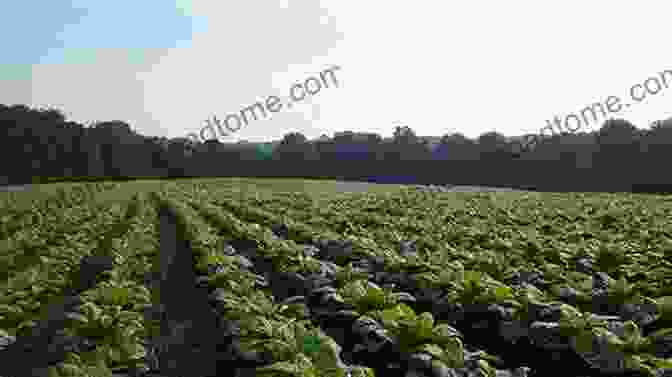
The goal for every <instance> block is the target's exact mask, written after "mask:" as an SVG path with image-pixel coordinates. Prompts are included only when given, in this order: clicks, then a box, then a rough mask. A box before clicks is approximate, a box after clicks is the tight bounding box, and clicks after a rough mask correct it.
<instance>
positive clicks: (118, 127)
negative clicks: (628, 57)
mask: <svg viewBox="0 0 672 377" xmlns="http://www.w3.org/2000/svg"><path fill="white" fill-rule="evenodd" d="M0 132H2V133H3V134H2V138H0V153H2V160H1V161H2V164H3V167H2V171H0V183H4V184H25V183H44V182H50V181H58V180H64V181H71V180H102V179H137V178H177V177H227V176H236V177H301V178H327V179H340V180H363V181H370V182H379V183H404V184H462V185H488V186H502V187H512V188H524V189H533V190H540V191H633V192H672V176H670V175H668V174H666V166H667V163H668V162H669V161H671V159H670V157H672V148H670V147H671V146H672V118H669V119H666V120H661V121H655V122H653V123H652V124H651V127H650V128H649V129H639V128H637V127H636V126H635V125H633V124H632V123H630V122H629V121H627V120H624V119H614V118H612V119H608V120H606V121H605V122H604V123H603V124H602V126H601V128H600V129H599V130H597V131H593V132H581V133H573V134H572V133H564V134H556V135H553V136H551V137H546V138H543V139H540V141H539V142H538V143H535V145H534V148H533V149H531V150H529V151H524V152H521V150H520V143H519V142H518V141H516V140H514V139H512V138H507V137H505V136H504V135H502V134H501V133H498V132H494V131H493V132H487V133H485V134H482V135H481V136H479V137H478V138H476V139H470V138H468V137H465V136H464V135H462V134H460V133H453V134H447V135H444V136H443V137H441V138H440V141H438V142H437V143H435V144H432V143H430V142H429V141H428V140H427V139H425V138H421V137H418V136H417V135H416V134H415V132H414V131H413V130H412V129H411V128H410V127H407V126H403V127H402V126H398V127H396V128H395V131H394V136H393V137H392V138H390V139H383V138H382V137H381V136H379V135H377V134H371V133H369V134H359V133H354V132H344V133H340V134H338V135H336V136H334V137H333V138H325V139H318V140H308V139H307V138H306V137H305V136H304V135H302V134H300V133H294V132H293V133H288V134H286V135H285V136H284V138H283V139H282V141H280V142H278V143H275V144H274V145H271V144H266V145H260V144H257V143H220V142H219V141H217V140H208V141H206V142H204V143H200V142H195V141H194V140H191V139H188V138H173V139H167V138H165V137H151V136H150V137H148V136H144V135H141V134H139V133H137V132H135V131H134V130H132V129H131V126H130V125H129V124H128V123H126V122H124V121H119V120H112V121H99V122H94V123H92V124H90V125H88V126H84V125H82V124H79V123H76V122H72V121H68V120H67V119H66V118H65V116H64V115H63V113H62V112H61V111H60V110H58V109H53V108H49V109H35V108H30V107H27V106H25V105H12V106H6V105H2V104H0ZM263 147H265V148H263ZM269 148H271V149H270V150H269Z"/></svg>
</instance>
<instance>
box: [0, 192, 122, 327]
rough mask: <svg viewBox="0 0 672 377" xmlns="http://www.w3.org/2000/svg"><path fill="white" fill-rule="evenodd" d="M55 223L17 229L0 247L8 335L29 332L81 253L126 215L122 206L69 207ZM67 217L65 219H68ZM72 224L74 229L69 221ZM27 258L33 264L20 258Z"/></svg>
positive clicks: (0, 314)
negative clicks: (17, 233) (16, 232)
mask: <svg viewBox="0 0 672 377" xmlns="http://www.w3.org/2000/svg"><path fill="white" fill-rule="evenodd" d="M72 210H73V211H72V212H69V211H66V212H65V213H64V215H63V216H62V217H61V219H60V220H61V221H60V222H57V223H46V222H45V223H43V226H42V228H28V229H22V230H21V231H20V233H21V237H19V236H18V235H17V237H16V238H14V239H12V241H14V242H12V243H7V244H5V247H4V248H3V250H2V254H1V256H0V257H1V258H2V266H1V267H2V269H3V270H2V271H0V272H1V273H2V274H3V276H5V277H6V278H5V279H4V280H3V281H2V282H1V283H0V300H1V301H0V328H2V329H4V330H5V331H7V332H8V333H9V334H11V335H12V336H17V335H21V334H23V333H24V332H23V331H24V330H26V329H27V330H28V331H30V327H31V326H32V325H34V323H35V320H36V319H38V318H39V317H40V315H41V312H42V309H43V308H44V307H46V306H48V303H50V302H52V301H53V300H56V299H58V298H60V297H61V296H62V295H63V294H64V292H66V290H67V289H68V288H70V284H71V280H70V278H71V276H72V274H73V272H74V271H76V269H77V266H78V265H79V264H80V262H81V260H82V258H84V257H85V256H87V255H90V253H91V252H93V251H94V250H95V249H96V246H97V244H98V241H99V240H100V237H101V234H105V232H106V231H107V230H108V229H110V228H111V227H113V226H114V225H115V224H117V223H118V222H119V221H120V220H121V219H123V216H124V210H125V208H124V207H123V206H121V205H110V206H107V207H106V208H99V207H91V206H89V207H81V208H80V207H73V209H72ZM66 219H68V220H66ZM75 224H76V225H77V227H76V228H72V226H73V225H75ZM27 258H30V261H31V263H23V262H22V261H24V262H25V260H26V259H27Z"/></svg>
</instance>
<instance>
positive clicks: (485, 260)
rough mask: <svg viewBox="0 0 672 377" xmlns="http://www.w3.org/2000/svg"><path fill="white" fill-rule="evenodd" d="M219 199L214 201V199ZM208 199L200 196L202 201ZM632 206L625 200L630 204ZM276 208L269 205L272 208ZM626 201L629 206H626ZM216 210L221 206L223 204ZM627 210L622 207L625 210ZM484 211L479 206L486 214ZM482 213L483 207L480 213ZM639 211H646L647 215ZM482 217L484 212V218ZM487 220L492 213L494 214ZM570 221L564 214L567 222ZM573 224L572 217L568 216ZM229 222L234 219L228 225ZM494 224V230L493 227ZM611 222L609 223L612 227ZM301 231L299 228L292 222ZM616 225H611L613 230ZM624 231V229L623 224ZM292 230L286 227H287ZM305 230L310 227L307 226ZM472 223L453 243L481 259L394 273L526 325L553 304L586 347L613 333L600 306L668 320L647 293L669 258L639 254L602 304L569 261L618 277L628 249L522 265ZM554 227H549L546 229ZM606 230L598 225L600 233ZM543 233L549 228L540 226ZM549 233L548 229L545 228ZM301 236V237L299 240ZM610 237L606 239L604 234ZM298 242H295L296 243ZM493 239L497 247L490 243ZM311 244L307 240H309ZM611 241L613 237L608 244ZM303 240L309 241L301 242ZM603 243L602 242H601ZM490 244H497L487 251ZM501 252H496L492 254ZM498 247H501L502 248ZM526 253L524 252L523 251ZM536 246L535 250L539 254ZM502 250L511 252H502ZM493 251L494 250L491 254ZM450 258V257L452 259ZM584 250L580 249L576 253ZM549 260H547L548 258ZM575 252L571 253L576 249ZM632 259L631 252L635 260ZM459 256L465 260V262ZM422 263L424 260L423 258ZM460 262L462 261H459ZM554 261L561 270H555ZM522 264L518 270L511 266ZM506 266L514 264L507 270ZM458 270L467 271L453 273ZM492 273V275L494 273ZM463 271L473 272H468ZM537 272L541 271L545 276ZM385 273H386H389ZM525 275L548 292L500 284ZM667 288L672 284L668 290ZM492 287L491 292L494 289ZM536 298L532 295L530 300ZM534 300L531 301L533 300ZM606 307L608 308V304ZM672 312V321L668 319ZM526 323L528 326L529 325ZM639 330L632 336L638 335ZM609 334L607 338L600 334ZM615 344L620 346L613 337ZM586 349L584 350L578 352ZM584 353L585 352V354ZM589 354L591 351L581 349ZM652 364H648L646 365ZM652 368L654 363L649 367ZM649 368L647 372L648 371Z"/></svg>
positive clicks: (248, 211) (444, 258) (440, 259)
mask: <svg viewBox="0 0 672 377" xmlns="http://www.w3.org/2000/svg"><path fill="white" fill-rule="evenodd" d="M213 196H215V195H213ZM203 198H204V197H201V200H203ZM217 201H218V202H219V203H223V202H225V205H226V207H227V209H235V211H236V213H237V214H239V215H242V216H243V218H245V219H249V221H254V222H263V221H264V220H266V221H267V223H268V222H273V221H276V220H278V216H276V217H275V218H271V217H267V218H266V219H264V214H263V213H260V210H258V209H256V208H254V209H252V208H250V207H246V206H245V205H237V206H236V205H235V204H232V201H231V200H227V201H222V200H221V199H218V200H217ZM626 201H627V200H626ZM269 202H270V201H269ZM622 202H623V201H622ZM219 203H218V204H219ZM619 204H622V203H619ZM636 204H637V203H636V202H634V201H631V202H630V205H631V206H634V205H636ZM482 206H483V205H481V207H482ZM615 207H616V206H612V208H609V207H607V208H606V209H605V210H603V213H597V214H596V216H595V217H596V218H597V221H595V222H596V223H597V224H602V225H603V224H604V221H605V220H607V219H608V218H609V216H612V217H613V216H614V215H613V213H611V214H610V211H613V210H614V209H613V208H615ZM481 210H482V208H481ZM640 211H645V210H641V209H640ZM465 213H466V214H468V213H470V211H469V210H467V211H465ZM481 213H483V212H481ZM488 213H493V211H490V212H488ZM494 213H495V214H496V215H495V216H500V217H501V216H502V213H506V210H503V211H499V212H494ZM562 215H563V214H562V213H560V214H558V213H556V214H554V217H553V218H554V219H561V218H563V217H562ZM482 217H485V219H484V220H486V221H485V222H486V225H489V226H492V223H493V222H494V223H495V224H496V223H497V221H496V219H495V221H493V219H489V218H488V217H487V216H482ZM568 217H569V216H568V215H566V214H565V216H564V218H565V219H566V218H568ZM569 218H570V219H571V217H569ZM227 221H228V218H227ZM488 221H489V222H490V224H488V223H487V222H488ZM607 221H608V220H607ZM294 224H296V222H294ZM611 224H613V222H612V223H611ZM621 224H623V226H625V223H621ZM285 225H287V224H285ZM302 225H303V227H304V228H305V224H302ZM474 225H475V224H474V221H473V220H472V221H469V222H468V226H469V227H465V228H464V232H463V233H462V234H459V233H458V236H459V237H460V238H459V239H457V240H455V238H456V237H455V235H453V237H454V238H453V242H455V241H458V242H463V243H465V241H469V242H470V245H469V246H471V247H474V246H476V245H477V244H478V243H481V244H483V243H486V247H481V248H480V249H477V250H476V251H475V252H471V253H468V252H466V250H460V249H457V248H454V247H451V248H450V250H445V249H444V250H434V251H433V252H430V253H425V255H422V256H420V255H416V256H415V258H414V259H415V262H414V263H412V264H409V263H408V262H407V261H406V262H402V263H397V264H396V266H394V263H393V264H391V265H390V266H389V267H390V269H391V270H397V271H399V272H402V271H413V270H416V271H417V269H418V267H419V266H420V265H424V266H425V268H426V269H428V270H429V271H425V272H420V273H417V272H416V273H415V275H416V276H415V278H416V279H415V280H419V281H420V282H422V283H421V284H424V285H425V286H424V289H434V290H439V289H451V290H452V292H451V294H450V295H448V296H447V297H445V298H446V299H447V300H448V301H449V302H450V301H452V303H453V304H461V305H465V304H466V305H471V304H481V305H483V304H485V305H487V304H505V303H508V304H512V302H511V301H513V302H515V304H513V305H512V306H514V308H515V309H514V310H515V312H514V320H518V321H521V320H522V319H524V317H525V315H526V313H529V312H530V306H533V305H548V304H562V305H565V306H563V307H562V308H563V313H565V314H564V317H563V318H564V319H563V321H564V322H561V324H562V326H564V327H563V329H565V330H563V334H564V335H566V336H571V337H573V338H572V339H583V340H584V342H587V340H589V339H594V338H595V337H597V336H598V335H600V334H602V332H603V331H607V330H606V329H605V328H604V327H600V325H604V322H599V321H598V322H596V323H592V322H590V321H588V320H587V318H592V317H591V315H593V314H594V313H592V312H595V311H598V312H599V310H595V309H599V307H610V308H612V310H611V311H609V310H606V313H604V311H603V314H616V313H615V312H614V310H613V308H619V307H622V306H623V305H626V304H627V305H635V304H637V305H646V304H649V305H653V306H654V307H656V308H657V310H658V311H659V312H660V313H662V315H663V316H665V315H669V307H668V305H669V299H668V298H667V297H666V296H664V295H663V294H665V293H666V292H667V291H665V285H663V286H660V285H659V286H658V287H655V286H654V287H651V286H649V287H648V289H647V288H645V285H646V284H647V283H653V284H655V283H656V282H657V280H662V282H663V284H668V282H669V278H670V273H669V271H670V266H669V264H666V263H665V262H666V260H665V258H664V254H662V255H660V256H659V258H657V259H656V260H654V261H653V262H654V263H657V264H658V265H657V266H655V265H654V266H652V265H647V262H652V261H651V259H652V254H651V253H650V252H646V253H640V254H641V257H640V258H638V257H637V256H636V255H635V256H634V257H632V258H637V259H635V260H632V261H631V262H630V263H628V265H627V270H626V271H629V274H628V273H624V274H621V275H619V276H617V279H611V278H610V277H609V274H607V279H605V280H606V282H605V285H606V286H607V287H609V288H608V289H604V290H603V291H602V292H600V295H599V299H598V298H597V297H596V296H597V295H596V294H595V292H594V291H593V290H594V286H595V285H596V284H597V282H596V278H595V277H594V276H591V275H590V274H589V273H584V272H578V271H571V267H570V266H571V263H570V262H571V261H572V260H573V259H576V258H577V257H588V258H592V259H594V260H595V262H596V263H595V264H596V267H598V269H603V270H606V271H608V272H609V273H610V274H612V275H614V274H615V273H617V272H619V271H621V270H620V269H618V268H614V267H618V266H620V265H622V264H623V263H622V262H619V259H618V258H619V256H621V259H622V257H623V255H624V254H626V253H627V252H628V250H618V249H617V248H614V247H613V246H614V245H613V244H612V245H609V246H611V247H602V248H598V249H597V250H596V252H595V253H584V254H581V253H575V254H573V255H572V254H570V253H568V252H567V250H561V251H560V252H558V250H545V249H542V247H539V246H540V245H538V244H537V245H534V244H533V246H532V247H531V248H532V249H533V251H534V252H532V250H529V248H528V250H527V251H524V252H522V253H518V255H517V258H513V260H511V259H512V258H511V257H512V255H511V253H510V252H511V251H514V250H518V248H519V247H520V246H521V245H515V244H514V245H511V244H510V243H507V242H506V241H507V240H506V239H497V237H496V236H497V235H496V234H495V237H492V235H490V237H487V234H486V233H485V232H481V233H477V232H474V231H473V227H474ZM545 225H546V226H548V224H545ZM602 225H600V226H602ZM542 227H543V225H542ZM542 229H543V228H542ZM287 233H288V234H293V233H292V231H291V230H288V232H287ZM294 234H295V233H294ZM664 234H665V233H664V231H661V232H660V233H658V235H664ZM601 235H602V236H604V234H601ZM291 237H292V236H290V238H291ZM492 238H494V241H490V240H491V239H492ZM614 238H617V236H614V235H613V234H612V235H611V239H614ZM304 239H305V238H304ZM607 239H610V238H607ZM302 240H303V239H302ZM601 241H604V240H601ZM487 242H490V243H491V244H487ZM492 246H495V247H492ZM497 246H499V247H498V248H497ZM522 246H525V245H522ZM534 246H537V247H534ZM502 247H504V248H505V250H501V249H502ZM488 249H491V250H488ZM506 249H508V251H509V253H507V254H506V255H507V259H508V261H507V260H505V259H503V258H501V257H500V258H497V255H498V254H497V253H495V252H498V253H499V255H501V254H502V253H503V252H505V251H507V250H506ZM447 251H448V252H447ZM577 251H578V250H577ZM545 252H546V253H548V254H546V255H545V254H544V253H545ZM570 252H571V250H570ZM660 252H662V253H664V252H665V249H663V250H662V251H659V253H660ZM632 254H633V253H630V255H631V256H632ZM459 256H461V257H462V258H459ZM423 257H424V258H423ZM460 259H461V260H462V261H460ZM549 260H550V262H555V263H549ZM511 262H518V263H511ZM507 263H508V265H507ZM498 265H499V266H503V267H504V268H502V267H500V268H499V269H497V268H495V267H497V266H498ZM455 266H462V267H459V268H458V269H457V270H455ZM488 266H489V268H488ZM465 267H466V268H467V269H466V270H465ZM539 267H542V268H541V269H540V268H539ZM651 267H653V268H654V274H653V276H652V278H651V279H649V280H647V281H639V282H635V283H632V282H630V281H629V279H628V277H633V276H642V275H643V274H644V271H647V269H648V271H649V272H650V271H651ZM386 269H387V266H386ZM522 270H527V271H535V270H537V271H539V272H541V273H543V274H544V276H545V277H546V282H545V286H544V287H542V288H543V290H542V289H538V288H536V287H534V286H526V287H524V289H522V290H521V289H520V288H519V287H512V286H510V285H507V284H505V283H503V282H502V280H505V281H506V280H509V281H510V280H511V277H512V276H514V275H515V274H517V273H519V272H520V271H522ZM437 271H442V273H437ZM485 271H490V272H491V273H492V274H493V275H496V276H497V277H498V278H499V279H493V278H492V277H491V276H490V275H489V274H488V273H487V272H485ZM667 286H668V287H669V285H667ZM488 287H489V288H488ZM568 289H571V290H573V291H574V293H575V294H574V297H572V299H573V301H574V302H572V303H571V305H570V304H569V303H566V302H563V301H562V300H565V299H566V298H567V297H565V295H564V293H565V292H566V291H567V290H568ZM530 291H531V292H532V293H530ZM531 297H532V298H531ZM605 302H607V303H609V304H610V305H604V303H605ZM665 313H668V314H665ZM523 322H524V321H523ZM588 323H591V324H592V325H593V326H594V327H590V326H589V327H590V328H589V329H587V328H586V327H587V326H588V325H587V324H588ZM633 325H634V326H637V325H636V324H634V322H633V323H628V326H629V327H628V328H629V329H630V330H632V326H633ZM633 331H634V330H633ZM666 331H667V330H665V329H663V330H661V331H658V332H655V333H654V334H650V335H649V336H650V337H651V338H647V339H649V340H648V341H643V342H644V343H647V342H648V343H647V344H649V345H650V344H653V343H655V341H653V340H651V339H661V338H662V337H665V336H667V332H666ZM628 334H639V337H638V335H627V334H624V335H623V336H624V338H622V339H621V338H619V339H620V340H618V341H616V340H614V341H613V342H612V343H610V344H611V346H612V347H614V348H615V349H617V350H620V351H622V350H623V349H628V350H632V349H637V350H638V351H643V349H645V348H646V347H643V348H642V347H641V344H643V343H638V342H640V340H641V339H643V337H641V329H638V331H636V332H630V333H628ZM602 335H603V334H602ZM612 339H616V338H613V337H612ZM578 348H579V349H581V346H580V345H579V346H578ZM584 348H585V347H584ZM583 351H585V350H583ZM644 359H646V360H645V361H642V360H644ZM626 360H628V363H629V367H633V368H634V365H636V366H637V367H638V368H641V369H643V370H647V371H649V372H650V371H651V370H650V368H651V367H652V366H658V367H660V366H661V365H667V364H665V362H664V361H662V360H660V358H656V357H652V356H651V355H647V356H645V357H644V356H641V355H635V356H633V355H631V357H630V358H627V359H626ZM647 363H648V364H647ZM647 368H648V369H647Z"/></svg>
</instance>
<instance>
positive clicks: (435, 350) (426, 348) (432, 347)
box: [414, 343, 444, 360]
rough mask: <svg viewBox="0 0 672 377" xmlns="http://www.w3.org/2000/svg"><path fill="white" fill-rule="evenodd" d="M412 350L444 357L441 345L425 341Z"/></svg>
mask: <svg viewBox="0 0 672 377" xmlns="http://www.w3.org/2000/svg"><path fill="white" fill-rule="evenodd" d="M414 352H425V353H428V354H430V355H432V357H434V358H435V359H439V360H441V359H442V358H443V357H444V351H443V349H442V348H441V347H439V346H437V345H436V344H429V343H425V344H422V345H420V346H418V347H416V348H415V350H414Z"/></svg>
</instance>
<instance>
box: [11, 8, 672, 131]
mask: <svg viewBox="0 0 672 377" xmlns="http://www.w3.org/2000/svg"><path fill="white" fill-rule="evenodd" d="M663 4H664V3H662V2H659V1H646V0H643V1H638V2H613V1H603V0H594V1H591V2H585V1H578V0H576V1H574V0H568V1H564V2H548V1H539V2H530V1H523V0H512V1H509V2H501V1H495V0H490V1H484V0H473V1H470V2H458V3H451V2H436V1H432V0H424V1H422V0H420V1H416V2H389V1H382V0H371V1H369V2H366V3H360V2H358V3H354V2H343V1H336V0H313V1H310V2H306V1H298V0H246V1H245V2H225V1H211V0H180V1H176V2H171V1H166V0H162V1H142V2H140V1H136V2H130V1H127V0H122V1H95V0H77V1H64V0H52V1H39V2H38V1H35V0H24V1H14V2H9V3H8V4H7V5H4V6H3V10H2V13H0V35H1V36H2V38H3V42H4V43H3V46H4V50H3V54H2V55H0V103H4V104H16V103H21V104H27V105H31V106H36V107H46V106H55V107H58V108H60V109H61V110H63V111H64V112H65V114H66V116H67V117H68V118H69V119H71V120H74V121H77V122H80V123H84V124H88V123H89V122H91V121H95V120H112V119H119V120H124V121H127V122H128V123H129V124H131V127H132V128H133V129H135V130H136V131H138V132H140V133H142V134H145V135H152V136H166V137H182V136H185V135H186V134H187V133H190V132H198V131H199V130H200V129H201V128H202V127H203V126H204V125H205V123H204V121H205V119H207V118H210V117H212V116H213V115H216V116H217V117H218V118H219V119H223V118H224V117H225V116H226V115H227V114H231V113H236V112H238V111H239V110H241V109H242V108H244V107H246V106H248V105H250V104H252V103H254V102H256V101H259V100H262V101H263V100H264V99H265V98H266V97H268V96H270V95H278V96H281V97H286V96H287V92H288V90H289V88H290V87H291V85H292V84H293V83H296V82H301V81H304V80H306V79H307V78H309V77H311V76H315V75H318V74H319V72H320V71H322V70H324V69H326V68H329V67H331V66H335V65H337V66H340V67H341V69H340V70H339V71H338V73H337V76H338V82H339V86H338V87H337V88H329V89H324V90H323V91H321V92H319V93H318V94H317V95H316V96H315V97H313V98H311V99H309V100H307V101H305V102H303V103H301V104H300V105H297V106H293V107H292V108H291V109H287V110H283V111H281V112H280V113H275V114H274V115H273V116H272V118H269V119H262V120H258V121H254V122H252V123H250V124H248V125H247V126H244V127H243V128H241V129H240V131H239V132H237V133H236V134H235V135H234V139H233V140H235V139H247V140H251V141H262V140H275V139H279V138H281V137H282V136H283V135H284V134H286V133H288V132H292V131H298V132H302V133H303V134H304V135H306V136H308V137H309V138H315V137H318V136H319V135H321V134H327V135H331V134H333V133H334V132H337V131H343V130H353V131H363V132H376V133H379V134H381V135H383V136H390V135H391V134H392V131H393V128H394V126H395V125H397V124H405V125H408V126H410V127H411V128H413V129H414V130H416V132H417V133H418V134H420V135H427V136H429V135H433V136H441V135H444V134H446V133H452V132H461V133H463V134H465V135H467V136H470V137H476V136H478V135H479V134H481V133H483V132H487V131H493V130H496V131H499V132H502V133H504V134H505V135H509V136H513V135H520V134H523V133H534V132H537V131H538V130H539V129H540V128H542V127H544V126H545V122H546V120H547V119H550V118H552V117H553V116H555V115H560V116H564V115H567V114H569V113H571V112H576V111H577V110H580V109H582V108H584V107H585V106H587V105H589V104H591V103H594V102H596V101H603V100H604V99H605V98H607V97H608V96H610V95H616V96H619V97H621V98H624V97H625V96H626V95H627V91H628V89H629V88H630V87H631V86H632V85H634V84H637V83H641V82H643V81H644V80H646V79H647V78H649V77H655V76H657V75H658V74H659V73H660V72H662V71H664V70H672V49H669V48H668V47H667V45H668V44H669V42H668V40H667V38H668V37H667V36H668V35H669V32H668V30H667V25H669V21H668V20H667V18H666V17H667V16H666V15H667V14H669V10H670V9H669V8H670V5H663ZM7 7H8V8H7ZM19 41H20V42H19ZM7 46H8V47H7ZM670 91H672V87H670V88H669V89H668V90H663V91H661V92H660V93H658V94H657V95H655V96H653V95H652V96H649V97H648V98H647V99H646V100H644V101H642V102H641V103H638V104H636V105H634V106H631V107H629V108H627V109H624V110H623V111H622V112H620V113H618V114H613V115H614V116H619V117H623V118H626V119H629V120H631V121H633V122H634V123H635V124H636V125H637V126H639V127H642V128H645V127H646V126H647V125H648V123H649V122H651V121H653V120H657V119H664V118H667V117H670V116H672V101H670V98H671V97H670V96H672V95H671V94H670V93H669V92H670ZM596 128H597V125H596V124H591V125H589V127H586V129H585V130H587V131H590V130H594V129H596Z"/></svg>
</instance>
